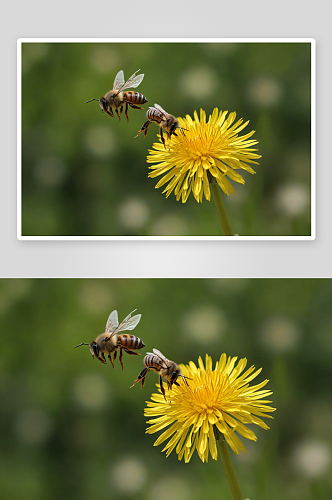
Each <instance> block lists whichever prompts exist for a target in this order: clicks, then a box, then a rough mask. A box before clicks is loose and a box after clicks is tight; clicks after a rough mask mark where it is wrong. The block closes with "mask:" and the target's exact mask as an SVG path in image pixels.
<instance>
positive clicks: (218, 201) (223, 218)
mask: <svg viewBox="0 0 332 500" xmlns="http://www.w3.org/2000/svg"><path fill="white" fill-rule="evenodd" d="M210 187H211V191H212V196H213V200H214V203H215V205H216V209H217V213H218V217H219V220H220V222H221V227H222V229H223V231H224V235H225V236H234V234H233V231H232V228H231V225H230V223H229V220H228V217H227V213H226V210H225V207H224V203H223V201H222V197H221V191H220V187H219V186H218V183H217V182H216V181H215V180H214V179H213V180H211V181H210Z"/></svg>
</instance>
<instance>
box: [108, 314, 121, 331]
mask: <svg viewBox="0 0 332 500" xmlns="http://www.w3.org/2000/svg"><path fill="white" fill-rule="evenodd" d="M118 325H119V320H118V311H112V312H111V314H110V315H109V317H108V320H107V322H106V327H105V332H106V333H111V332H113V330H115V328H116V327H117V326H118Z"/></svg>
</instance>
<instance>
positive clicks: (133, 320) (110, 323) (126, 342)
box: [74, 309, 145, 370]
mask: <svg viewBox="0 0 332 500" xmlns="http://www.w3.org/2000/svg"><path fill="white" fill-rule="evenodd" d="M135 311H136V309H134V311H132V312H131V313H130V314H128V316H127V317H126V318H125V319H124V320H123V321H122V323H121V324H120V325H119V321H118V312H117V311H112V312H111V314H110V315H109V317H108V320H107V323H106V327H105V332H104V333H101V334H100V335H98V337H97V338H96V340H93V341H92V342H90V344H85V343H84V342H83V343H82V344H79V345H75V346H74V349H75V348H76V347H80V346H81V345H88V346H89V348H90V352H91V354H92V357H93V358H97V359H99V361H101V362H102V363H104V365H106V359H105V354H107V356H108V359H109V360H110V362H111V364H112V366H113V368H114V360H115V358H116V355H117V350H118V349H120V356H119V361H120V363H121V366H122V370H123V363H122V351H125V352H126V353H127V354H135V355H140V353H138V352H134V351H132V350H130V349H142V348H143V347H145V344H143V341H142V340H141V339H140V338H139V337H136V336H135V335H130V334H128V333H122V334H120V335H119V333H120V332H122V331H124V330H133V329H134V328H135V326H136V325H137V324H138V323H139V321H140V319H141V314H136V315H135V316H133V317H131V315H132V313H133V312H135ZM112 353H113V359H112Z"/></svg>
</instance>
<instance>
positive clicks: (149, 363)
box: [131, 349, 192, 402]
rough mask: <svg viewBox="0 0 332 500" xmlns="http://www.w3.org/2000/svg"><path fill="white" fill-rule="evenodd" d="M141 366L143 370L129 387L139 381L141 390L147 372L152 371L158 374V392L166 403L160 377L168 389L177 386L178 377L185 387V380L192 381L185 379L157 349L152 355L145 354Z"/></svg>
mask: <svg viewBox="0 0 332 500" xmlns="http://www.w3.org/2000/svg"><path fill="white" fill-rule="evenodd" d="M143 364H144V366H145V368H143V370H142V371H141V373H140V374H139V375H138V377H137V379H136V380H135V382H134V383H133V385H132V386H131V387H134V385H135V384H136V383H137V382H139V381H140V382H141V388H142V387H143V386H144V382H145V377H146V374H147V373H148V371H149V370H153V371H154V372H156V373H159V384H160V390H161V392H162V394H163V396H164V398H165V401H166V402H167V399H166V395H165V389H164V387H163V380H162V377H164V378H165V379H166V382H167V388H168V389H172V386H173V384H175V385H179V383H178V382H177V379H178V378H179V377H182V378H183V380H184V381H185V383H186V384H187V385H188V382H187V379H188V380H192V379H190V378H189V377H185V376H184V375H182V374H181V368H180V367H179V365H177V364H176V363H174V361H170V360H169V359H167V358H166V357H165V356H164V355H163V354H162V353H161V352H160V351H158V349H153V353H152V352H147V353H146V356H145V358H144V359H143Z"/></svg>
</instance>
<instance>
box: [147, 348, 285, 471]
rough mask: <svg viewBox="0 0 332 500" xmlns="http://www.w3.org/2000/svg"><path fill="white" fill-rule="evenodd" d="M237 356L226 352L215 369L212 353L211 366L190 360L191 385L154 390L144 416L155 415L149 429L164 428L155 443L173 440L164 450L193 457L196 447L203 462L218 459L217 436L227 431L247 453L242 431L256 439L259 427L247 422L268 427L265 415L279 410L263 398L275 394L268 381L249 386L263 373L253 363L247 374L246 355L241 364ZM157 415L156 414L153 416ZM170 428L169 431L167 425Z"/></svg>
mask: <svg viewBox="0 0 332 500" xmlns="http://www.w3.org/2000/svg"><path fill="white" fill-rule="evenodd" d="M236 360H237V357H233V358H232V357H228V358H227V356H226V354H222V355H221V356H220V359H219V361H217V363H216V366H215V369H214V370H213V368H212V359H211V357H210V356H208V355H206V360H205V366H204V363H203V361H202V359H201V357H200V358H199V359H198V367H197V366H196V365H195V363H193V362H192V361H190V363H189V365H186V366H185V365H180V367H181V373H182V374H183V375H184V376H185V377H186V379H187V380H188V382H187V384H180V385H178V386H177V385H175V386H173V387H172V390H169V389H167V390H166V398H167V400H169V401H170V402H171V404H169V403H167V402H166V401H165V398H164V395H163V394H161V391H160V392H159V394H152V396H151V401H149V402H147V408H146V409H145V411H144V415H145V416H147V417H149V418H150V420H148V422H147V423H148V424H150V427H148V429H147V431H146V432H147V433H148V434H153V433H155V432H158V431H160V430H163V433H162V434H161V435H160V436H159V438H158V439H157V440H156V442H155V443H154V445H155V446H157V445H159V444H161V443H163V442H165V441H166V440H168V439H169V438H170V439H169V441H168V443H167V444H166V446H165V447H164V448H163V450H162V451H166V456H168V455H169V454H170V453H171V452H172V451H173V450H174V449H175V451H176V453H177V454H178V459H179V460H181V459H182V458H183V457H184V460H185V462H189V461H190V459H191V457H192V455H193V453H194V451H195V450H197V453H198V455H199V457H200V459H201V460H202V462H207V460H208V456H209V452H210V454H211V456H212V458H213V459H214V460H217V456H218V452H217V444H216V435H218V434H219V435H220V434H222V435H223V436H224V438H225V440H226V442H227V443H228V445H229V446H230V448H231V449H232V450H233V451H234V452H235V453H237V454H238V453H239V452H240V451H242V452H245V447H244V445H243V443H242V441H241V439H240V437H239V436H241V437H245V438H247V439H250V440H252V441H256V440H257V437H256V435H255V434H254V432H253V431H252V430H251V429H249V428H248V427H247V424H256V425H258V426H259V427H262V428H263V429H269V427H268V426H267V425H266V423H265V422H264V421H263V420H262V419H261V418H260V417H267V418H272V417H271V416H270V415H268V414H267V413H269V412H273V411H275V408H271V407H270V406H269V403H271V401H266V400H264V399H263V398H265V397H266V396H269V395H270V394H272V392H271V391H269V390H261V389H262V387H264V386H265V385H266V384H267V382H268V380H264V381H263V382H261V383H259V384H257V385H254V386H251V387H250V386H249V382H251V380H253V379H254V378H255V377H257V375H258V374H259V373H260V372H261V369H259V370H255V367H254V366H251V367H250V368H249V369H247V370H246V371H245V372H244V373H242V372H243V370H244V369H245V367H246V364H247V360H246V358H243V359H240V360H239V362H238V363H237V365H236V366H235V363H236ZM151 417H152V418H151ZM166 427H168V428H167V429H166V430H164V429H165V428H166Z"/></svg>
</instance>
